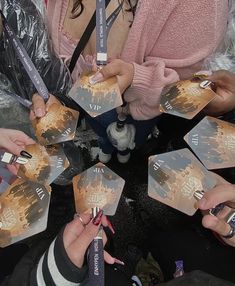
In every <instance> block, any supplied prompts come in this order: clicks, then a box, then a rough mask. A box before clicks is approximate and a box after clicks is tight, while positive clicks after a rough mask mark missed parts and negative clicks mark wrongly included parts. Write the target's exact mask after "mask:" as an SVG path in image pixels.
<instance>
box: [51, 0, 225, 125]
mask: <svg viewBox="0 0 235 286" xmlns="http://www.w3.org/2000/svg"><path fill="white" fill-rule="evenodd" d="M65 1H67V2H68V0H65ZM53 2H54V3H53ZM56 2H57V3H56V5H57V9H58V5H60V6H62V5H63V4H62V2H63V1H62V0H61V1H58V0H57V1H56ZM59 2H60V4H58V3H59ZM50 5H55V0H49V8H50ZM54 13H57V14H58V13H60V12H59V11H58V10H57V11H55V9H49V17H48V19H49V24H50V26H51V30H52V31H53V30H54V31H55V29H57V31H59V28H60V29H61V27H59V22H57V23H56V22H53V21H51V19H53V14H54ZM57 18H58V19H59V17H58V15H57ZM227 18H228V0H206V1H205V0H196V1H195V0H139V4H138V7H137V12H136V16H135V19H134V22H133V25H132V27H131V29H130V32H129V35H128V38H127V40H126V43H125V46H124V48H123V51H122V55H121V58H122V59H123V60H125V61H127V62H132V63H134V70H135V72H134V80H133V83H132V85H131V86H130V87H129V88H128V90H127V91H126V92H125V94H124V98H125V100H126V101H127V102H128V103H129V109H130V113H131V115H132V117H133V118H134V119H137V120H147V119H150V118H153V117H155V116H157V115H159V114H160V111H159V100H160V95H161V92H162V89H163V88H164V87H165V86H166V85H168V84H171V83H173V82H175V81H177V80H178V79H179V78H180V79H183V78H187V77H190V76H191V75H192V74H193V73H194V72H196V71H198V70H200V69H201V65H202V62H203V60H204V59H205V58H206V57H207V56H209V55H210V54H211V53H213V52H214V51H215V50H216V48H217V47H218V45H219V43H220V41H221V40H222V37H223V34H224V32H225V29H226V25H227ZM52 22H53V23H52ZM56 36H57V38H56V39H57V41H55V35H52V40H53V42H54V45H55V49H56V50H57V51H58V50H59V48H60V47H59V45H62V44H63V45H64V44H65V43H64V42H63V41H64V38H62V39H63V41H59V40H58V34H57V35H56ZM73 49H74V43H73V42H72V40H70V41H69V40H67V44H66V49H65V50H66V51H67V56H71V54H69V53H72V51H73ZM65 50H64V51H63V52H65ZM78 65H79V62H78ZM79 68H80V69H81V67H79Z"/></svg>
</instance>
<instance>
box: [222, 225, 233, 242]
mask: <svg viewBox="0 0 235 286" xmlns="http://www.w3.org/2000/svg"><path fill="white" fill-rule="evenodd" d="M234 235H235V228H233V227H231V229H230V231H229V232H228V234H226V235H222V237H223V238H226V239H229V238H232V237H234Z"/></svg>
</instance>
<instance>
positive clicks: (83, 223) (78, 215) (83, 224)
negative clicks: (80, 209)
mask: <svg viewBox="0 0 235 286" xmlns="http://www.w3.org/2000/svg"><path fill="white" fill-rule="evenodd" d="M75 217H77V218H78V219H79V220H80V222H81V224H82V226H83V227H86V224H85V222H84V221H83V219H82V217H81V216H80V214H79V213H75V215H74V218H75Z"/></svg>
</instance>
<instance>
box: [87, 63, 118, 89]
mask: <svg viewBox="0 0 235 286" xmlns="http://www.w3.org/2000/svg"><path fill="white" fill-rule="evenodd" d="M121 72H122V65H121V60H118V59H117V60H114V61H112V62H111V63H109V64H107V65H106V66H104V67H103V68H102V69H101V70H99V71H98V72H97V73H95V74H94V75H93V76H91V77H90V78H89V82H90V84H96V83H98V82H101V81H104V80H105V79H108V78H110V77H112V76H116V75H120V74H121Z"/></svg>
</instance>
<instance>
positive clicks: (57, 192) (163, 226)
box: [0, 94, 234, 274]
mask: <svg viewBox="0 0 235 286" xmlns="http://www.w3.org/2000/svg"><path fill="white" fill-rule="evenodd" d="M0 110H1V112H0V126H1V127H7V128H16V129H20V130H23V131H25V132H26V133H28V134H29V135H32V134H33V130H32V128H31V124H30V122H29V120H28V111H27V110H25V108H24V107H22V106H20V105H19V104H18V103H17V102H15V101H14V100H13V99H11V98H2V97H1V94H0ZM74 142H75V145H76V147H74V149H73V152H76V154H77V155H76V156H77V158H79V160H78V161H79V162H78V163H76V162H73V164H74V166H76V164H77V168H78V169H79V171H83V170H85V169H88V168H89V167H90V166H92V165H94V164H96V163H97V162H98V160H97V153H98V150H99V149H98V146H97V137H96V135H95V134H94V133H93V131H92V130H91V129H90V128H89V127H87V128H86V129H85V128H81V127H80V129H79V130H78V132H77V135H76V139H75V141H74ZM174 144H175V146H172V144H168V147H166V145H165V146H164V147H162V146H158V142H157V141H156V139H152V140H150V141H149V142H148V143H147V144H146V146H144V147H143V148H142V149H141V150H137V151H135V152H133V154H132V156H131V158H130V160H129V162H128V163H126V164H121V163H119V162H118V161H117V159H116V156H115V154H114V155H113V158H112V160H111V161H110V162H109V163H107V164H106V165H107V166H108V167H109V168H110V169H112V170H113V171H114V172H115V173H117V174H118V175H119V176H121V177H122V178H123V179H125V181H126V184H125V187H124V191H123V194H122V197H121V200H120V203H119V206H118V208H117V212H116V215H115V216H114V217H111V218H110V220H111V221H112V224H113V226H114V229H115V231H116V234H115V235H112V234H111V233H110V231H109V230H107V235H108V237H109V242H108V245H107V248H108V249H109V251H110V252H111V253H112V254H113V255H115V256H116V257H118V258H119V259H121V260H123V261H125V262H126V265H128V267H125V269H124V271H125V272H126V273H127V274H131V272H132V271H133V270H134V267H135V265H136V263H137V261H138V260H139V259H140V257H141V256H144V257H145V256H146V255H147V253H148V252H149V246H150V245H149V238H150V237H153V236H154V235H157V234H158V232H159V233H160V232H162V231H166V232H169V231H170V232H174V231H179V230H185V229H188V228H190V226H192V225H194V226H195V228H197V232H199V233H200V232H201V231H202V227H201V222H200V220H201V217H200V214H197V215H195V216H194V217H189V216H186V215H184V214H182V213H180V212H178V211H176V210H174V209H172V208H170V207H167V206H165V205H163V204H161V203H158V202H156V201H154V200H153V199H151V198H149V197H148V195H147V179H148V178H147V171H148V167H147V163H148V156H149V155H151V154H156V153H158V152H163V151H166V150H167V148H168V149H169V148H176V149H177V148H178V147H180V146H181V145H182V141H181V140H175V143H174ZM174 144H173V145H174ZM169 146H170V147H169ZM76 156H73V155H72V157H76ZM81 159H82V160H81ZM78 165H79V166H78ZM223 172H224V175H227V176H228V177H230V179H231V178H232V179H234V176H233V174H234V170H229V171H228V170H226V171H224V170H223ZM231 172H232V173H233V174H232V175H231ZM228 174H229V175H228ZM61 182H63V180H62V181H60V183H61ZM52 190H53V192H52V196H51V204H50V210H49V219H48V227H47V230H46V231H44V232H42V233H40V234H38V235H35V236H33V237H31V238H29V239H27V240H25V243H27V244H28V245H29V246H32V245H34V244H37V243H38V242H40V241H41V240H42V239H47V238H48V239H52V238H53V237H54V236H55V235H56V234H57V233H58V232H59V231H60V229H61V228H62V227H63V225H64V224H66V223H67V222H68V221H70V220H71V219H72V218H73V215H74V213H75V206H74V196H73V189H72V185H71V184H68V185H66V186H62V185H58V184H52ZM213 239H214V238H213ZM172 263H173V261H172Z"/></svg>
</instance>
